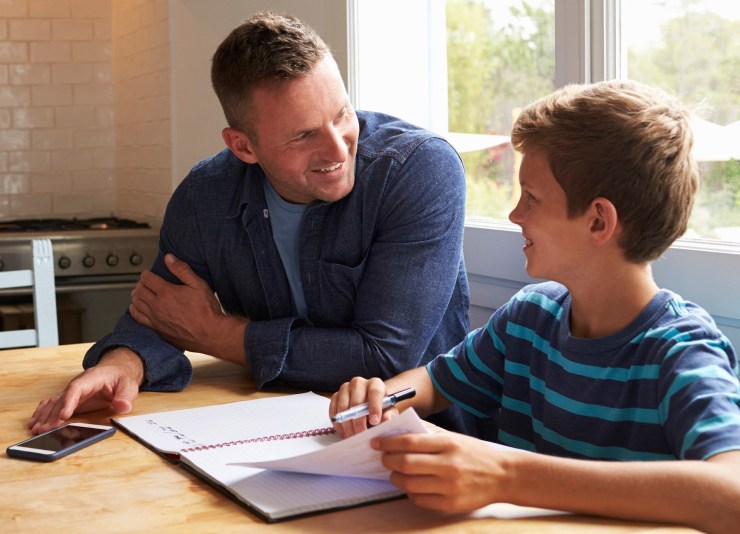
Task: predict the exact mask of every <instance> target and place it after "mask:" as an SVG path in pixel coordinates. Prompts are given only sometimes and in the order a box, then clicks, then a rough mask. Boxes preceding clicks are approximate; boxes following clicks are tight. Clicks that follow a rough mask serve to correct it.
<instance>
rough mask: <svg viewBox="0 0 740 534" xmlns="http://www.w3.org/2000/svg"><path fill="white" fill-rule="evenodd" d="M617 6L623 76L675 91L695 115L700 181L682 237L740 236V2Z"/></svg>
mask: <svg viewBox="0 0 740 534" xmlns="http://www.w3.org/2000/svg"><path fill="white" fill-rule="evenodd" d="M621 6H622V14H621V25H622V47H623V51H622V55H623V57H626V67H627V68H626V76H627V77H629V78H631V79H634V80H640V81H643V82H646V83H650V84H653V85H656V86H658V87H661V88H663V89H666V90H667V91H669V92H671V93H673V94H675V95H677V96H678V97H679V98H681V99H682V100H683V101H684V102H685V103H687V104H689V105H691V106H692V107H695V109H696V113H697V115H698V117H699V119H698V120H697V121H696V124H695V125H694V132H695V154H696V157H697V159H698V160H699V162H700V165H701V168H702V175H703V180H702V189H701V193H700V195H699V197H698V203H697V205H696V206H695V207H694V211H693V214H692V218H691V222H690V229H689V232H688V233H687V237H697V238H702V239H707V238H709V239H719V240H722V241H731V242H738V243H740V162H739V160H740V39H738V35H740V2H734V1H727V0H622V2H621ZM625 53H626V54H625ZM623 74H625V73H623Z"/></svg>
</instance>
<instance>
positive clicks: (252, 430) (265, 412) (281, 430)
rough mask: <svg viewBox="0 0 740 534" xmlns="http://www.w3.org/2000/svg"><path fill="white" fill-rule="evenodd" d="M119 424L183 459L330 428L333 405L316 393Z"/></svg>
mask: <svg viewBox="0 0 740 534" xmlns="http://www.w3.org/2000/svg"><path fill="white" fill-rule="evenodd" d="M115 421H116V423H118V424H120V425H122V426H124V427H125V428H126V429H127V430H128V431H129V432H131V433H132V434H134V435H136V436H137V437H139V438H140V439H141V440H143V441H145V442H146V443H148V444H149V445H150V446H152V447H154V448H155V449H157V450H159V451H161V452H164V453H168V454H178V453H179V451H180V450H181V449H185V448H192V447H202V446H207V445H215V444H218V443H227V442H231V441H237V440H247V439H255V438H260V437H264V436H273V435H278V434H286V433H297V432H304V431H309V430H316V429H320V428H329V427H331V421H330V420H329V399H327V398H325V397H322V396H320V395H317V394H315V393H312V392H309V393H300V394H296V395H285V396H281V397H270V398H264V399H255V400H249V401H240V402H232V403H228V404H217V405H214V406H204V407H202V408H189V409H185V410H173V411H169V412H160V413H153V414H146V415H135V416H129V417H120V418H116V419H115ZM242 459H244V458H242Z"/></svg>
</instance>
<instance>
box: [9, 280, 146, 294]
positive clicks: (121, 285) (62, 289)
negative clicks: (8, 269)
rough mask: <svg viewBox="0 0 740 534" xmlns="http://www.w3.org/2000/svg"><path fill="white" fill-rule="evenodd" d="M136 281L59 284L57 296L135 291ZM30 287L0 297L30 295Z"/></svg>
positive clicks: (18, 288) (10, 290) (20, 288)
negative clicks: (123, 290) (93, 292)
mask: <svg viewBox="0 0 740 534" xmlns="http://www.w3.org/2000/svg"><path fill="white" fill-rule="evenodd" d="M135 286H136V281H126V282H98V283H96V282H82V283H71V284H59V285H57V286H56V288H55V289H56V291H55V293H56V294H57V295H62V294H68V293H76V292H78V291H110V290H115V289H133V288H134V287H135ZM30 294H31V288H30V287H17V288H12V289H2V290H0V297H15V296H21V295H30Z"/></svg>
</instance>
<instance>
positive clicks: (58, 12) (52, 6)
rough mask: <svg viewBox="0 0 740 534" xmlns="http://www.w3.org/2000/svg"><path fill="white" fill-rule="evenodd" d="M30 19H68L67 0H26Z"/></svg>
mask: <svg viewBox="0 0 740 534" xmlns="http://www.w3.org/2000/svg"><path fill="white" fill-rule="evenodd" d="M28 3H29V11H30V15H31V17H46V18H62V17H69V0H28Z"/></svg>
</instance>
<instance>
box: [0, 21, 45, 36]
mask: <svg viewBox="0 0 740 534" xmlns="http://www.w3.org/2000/svg"><path fill="white" fill-rule="evenodd" d="M8 33H9V35H10V40H11V41H48V40H49V39H51V23H50V22H49V21H48V20H36V19H17V20H10V21H9V23H8Z"/></svg>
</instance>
